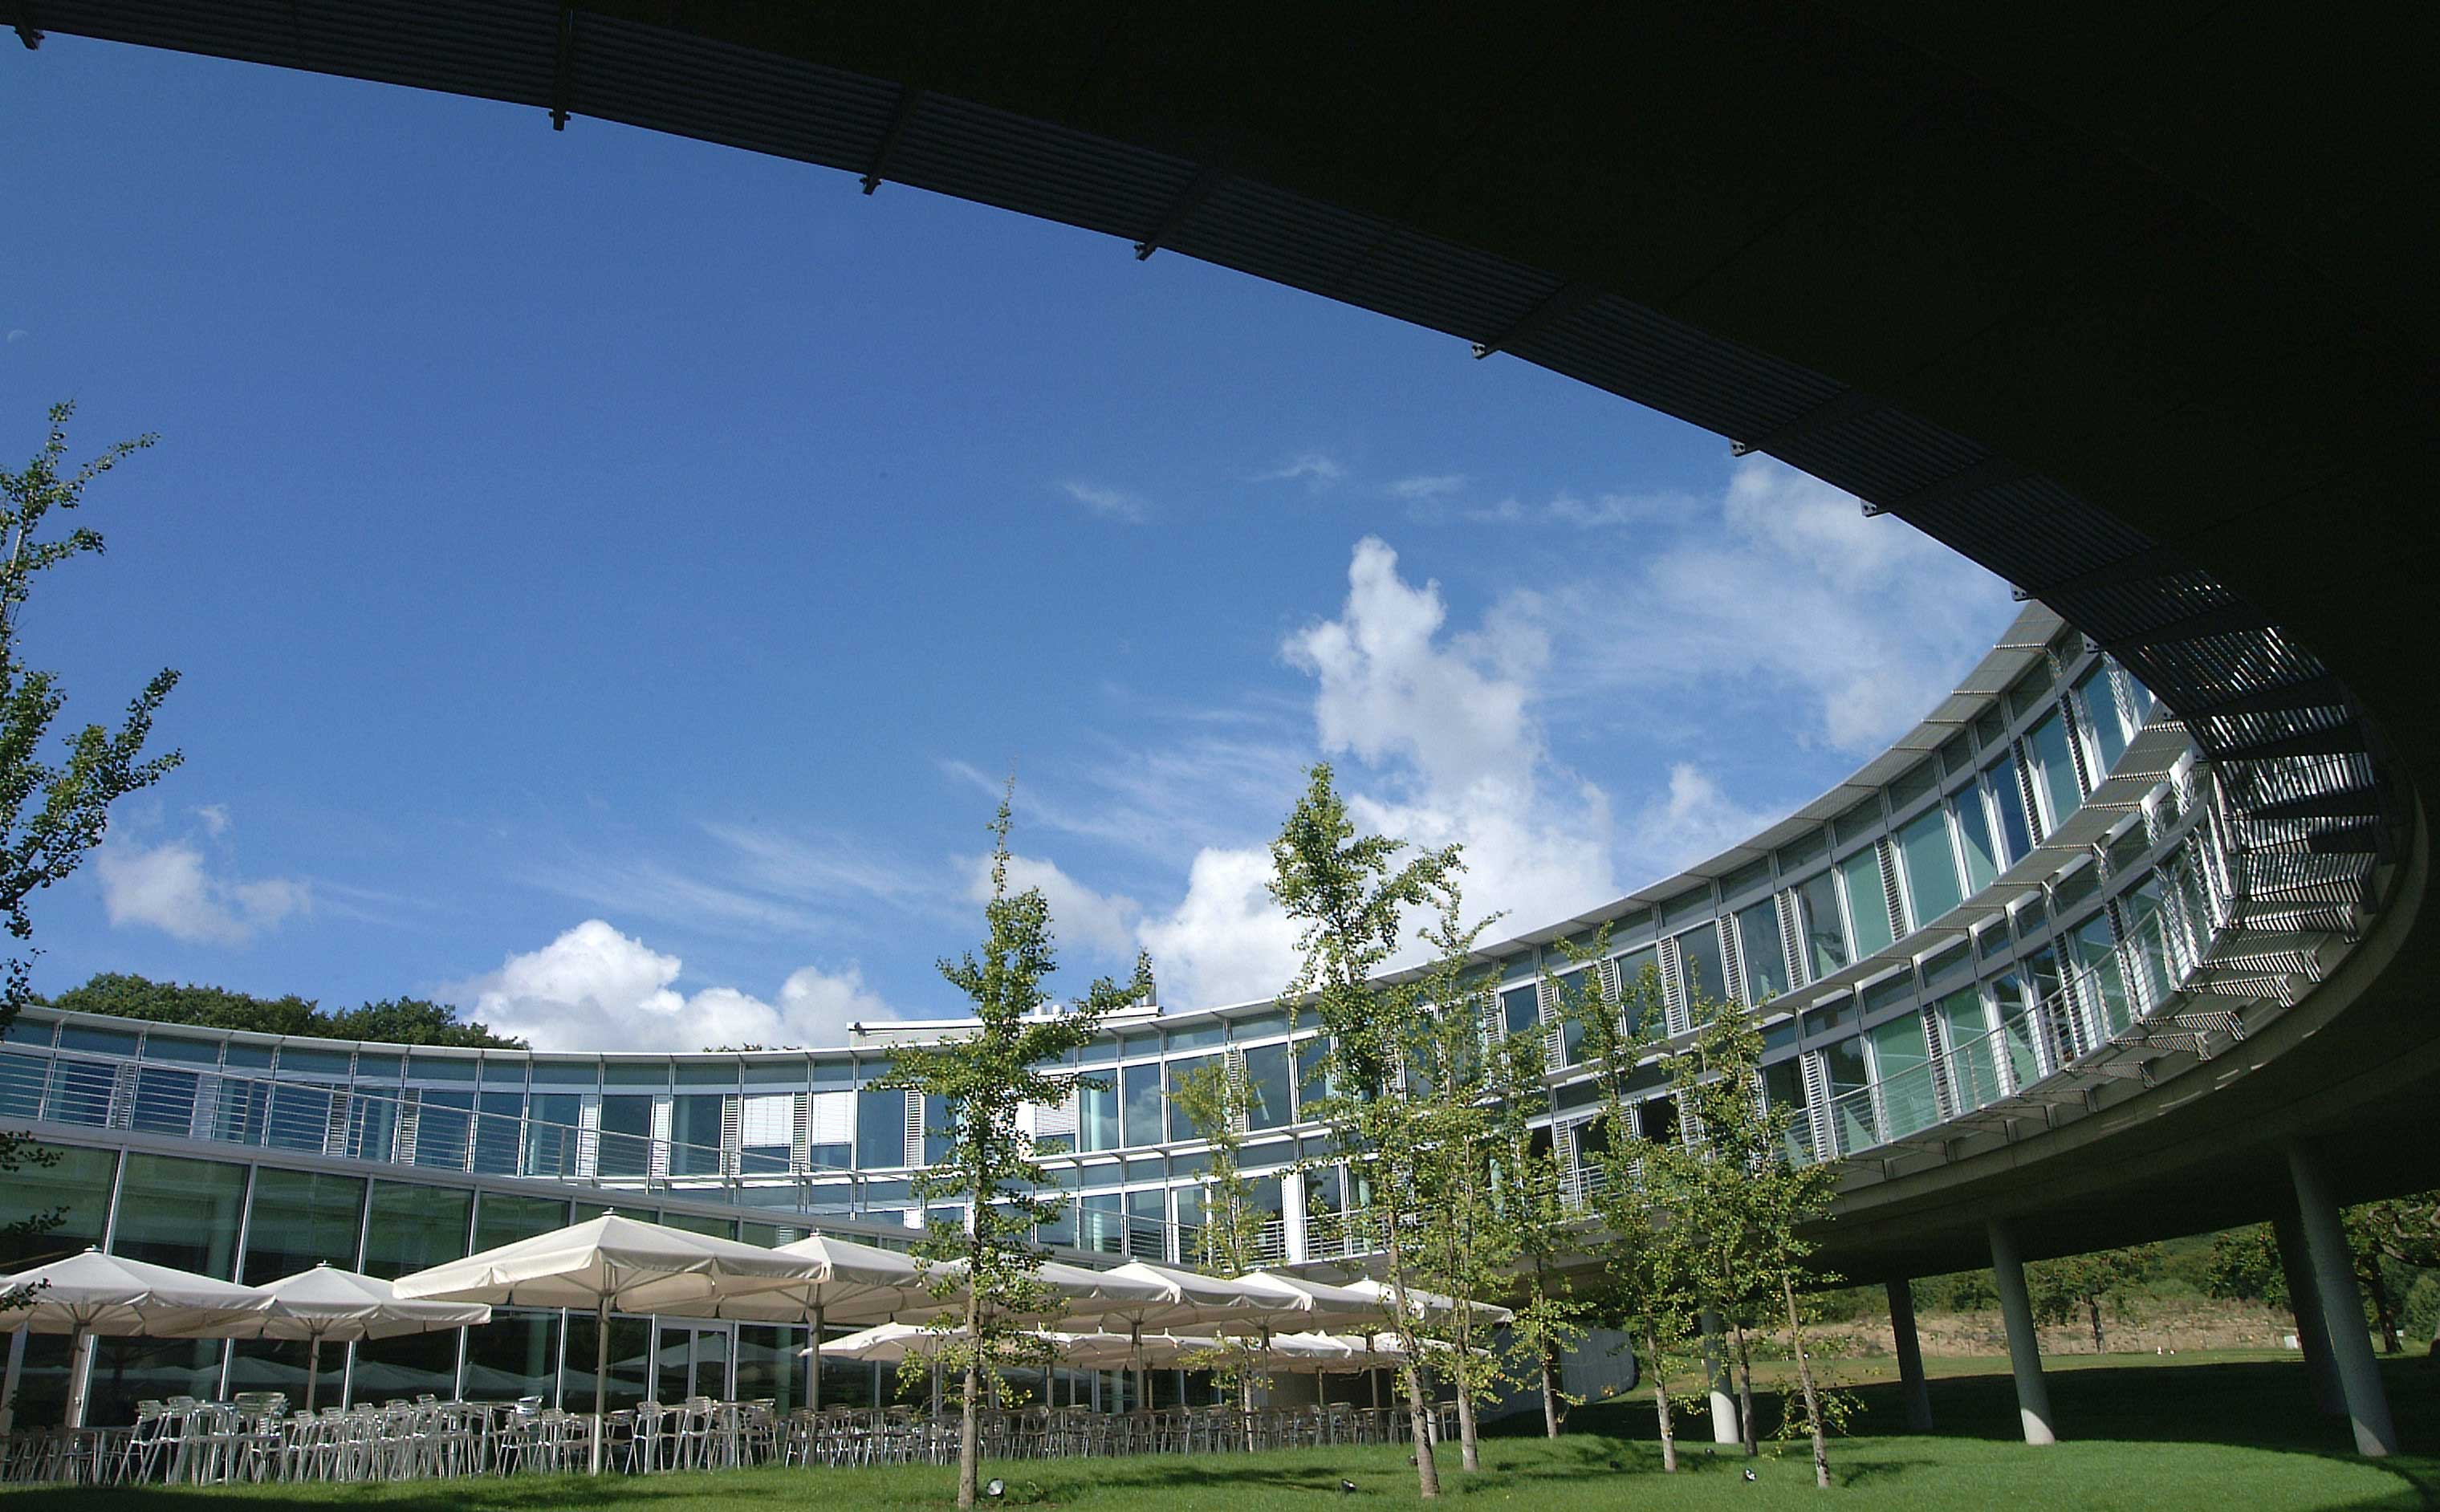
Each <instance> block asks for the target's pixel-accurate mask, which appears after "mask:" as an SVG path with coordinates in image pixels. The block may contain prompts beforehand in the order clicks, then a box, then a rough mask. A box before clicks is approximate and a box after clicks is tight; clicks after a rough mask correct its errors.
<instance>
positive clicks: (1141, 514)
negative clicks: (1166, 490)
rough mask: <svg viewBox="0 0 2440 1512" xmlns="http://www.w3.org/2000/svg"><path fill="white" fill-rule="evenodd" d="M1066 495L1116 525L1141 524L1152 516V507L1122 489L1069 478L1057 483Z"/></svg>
mask: <svg viewBox="0 0 2440 1512" xmlns="http://www.w3.org/2000/svg"><path fill="white" fill-rule="evenodd" d="M1059 487H1060V489H1061V490H1062V491H1063V492H1065V493H1066V494H1067V495H1068V497H1069V498H1071V499H1074V500H1075V501H1076V502H1077V503H1079V504H1082V505H1084V506H1085V509H1086V510H1088V511H1090V512H1091V513H1093V514H1095V515H1096V516H1098V517H1100V518H1102V519H1105V520H1108V521H1111V522H1112V523H1114V524H1118V525H1141V524H1143V523H1144V522H1145V521H1147V520H1149V519H1151V518H1152V507H1151V506H1150V505H1148V504H1146V503H1145V502H1144V501H1143V500H1142V499H1141V498H1139V497H1138V496H1137V495H1133V494H1130V493H1128V492H1126V491H1125V490H1124V489H1118V488H1106V487H1103V485H1101V484H1098V483H1081V482H1076V481H1074V480H1072V479H1071V480H1069V481H1068V482H1064V483H1062V484H1060V485H1059Z"/></svg>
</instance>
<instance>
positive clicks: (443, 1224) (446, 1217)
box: [365, 1181, 475, 1400]
mask: <svg viewBox="0 0 2440 1512" xmlns="http://www.w3.org/2000/svg"><path fill="white" fill-rule="evenodd" d="M474 1205H475V1195H474V1194H473V1193H472V1192H458V1191H453V1190H451V1189H450V1188H448V1187H441V1186H409V1185H407V1184H406V1183H404V1182H403V1181H375V1182H374V1183H373V1196H372V1211H371V1213H370V1215H368V1217H367V1219H366V1221H365V1274H367V1275H369V1276H380V1277H381V1278H382V1279H384V1280H385V1281H388V1280H395V1279H396V1278H398V1277H400V1276H403V1275H404V1274H406V1273H407V1272H408V1271H410V1270H422V1269H425V1268H426V1267H428V1266H437V1265H439V1264H440V1263H441V1262H442V1261H444V1260H457V1259H462V1258H464V1256H465V1254H466V1225H467V1219H468V1218H470V1217H471V1216H473V1209H474ZM375 1399H376V1400H378V1399H379V1398H378V1397H376V1398H375Z"/></svg>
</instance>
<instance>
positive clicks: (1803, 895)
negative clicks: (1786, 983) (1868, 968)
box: [1796, 872, 1848, 981]
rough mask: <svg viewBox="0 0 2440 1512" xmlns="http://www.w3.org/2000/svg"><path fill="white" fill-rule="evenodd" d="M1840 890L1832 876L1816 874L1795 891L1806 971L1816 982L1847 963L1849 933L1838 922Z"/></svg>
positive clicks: (1805, 880)
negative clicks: (1802, 934)
mask: <svg viewBox="0 0 2440 1512" xmlns="http://www.w3.org/2000/svg"><path fill="white" fill-rule="evenodd" d="M1837 887H1838V884H1837V882H1835V881H1834V880H1832V874H1831V873H1828V872H1817V873H1814V874H1813V875H1811V876H1809V877H1806V878H1805V879H1804V880H1803V882H1801V883H1799V884H1798V885H1797V889H1796V911H1797V912H1798V914H1799V915H1800V916H1801V917H1800V919H1799V923H1800V925H1801V926H1802V927H1803V930H1804V964H1805V969H1806V970H1808V971H1810V972H1811V973H1812V974H1813V980H1815V981H1821V979H1822V978H1823V977H1826V976H1828V975H1830V973H1832V972H1834V971H1837V970H1838V969H1839V968H1840V967H1842V966H1844V965H1845V964H1846V963H1847V961H1848V955H1847V931H1846V928H1845V927H1844V926H1842V925H1841V924H1839V894H1838V891H1836V890H1837Z"/></svg>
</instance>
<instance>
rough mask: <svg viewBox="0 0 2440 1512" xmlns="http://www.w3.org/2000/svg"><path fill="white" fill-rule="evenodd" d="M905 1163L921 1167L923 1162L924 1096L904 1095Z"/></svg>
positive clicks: (913, 1093)
mask: <svg viewBox="0 0 2440 1512" xmlns="http://www.w3.org/2000/svg"><path fill="white" fill-rule="evenodd" d="M906 1163H907V1164H908V1165H910V1166H916V1165H922V1164H924V1163H925V1162H924V1094H923V1093H921V1092H908V1093H907V1094H906Z"/></svg>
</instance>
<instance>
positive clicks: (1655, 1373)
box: [1643, 1330, 1677, 1475]
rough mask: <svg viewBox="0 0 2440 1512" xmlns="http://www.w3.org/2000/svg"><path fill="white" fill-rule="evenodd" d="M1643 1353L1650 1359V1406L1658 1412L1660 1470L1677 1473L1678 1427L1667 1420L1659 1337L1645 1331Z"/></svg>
mask: <svg viewBox="0 0 2440 1512" xmlns="http://www.w3.org/2000/svg"><path fill="white" fill-rule="evenodd" d="M1643 1352H1644V1353H1645V1354H1647V1355H1649V1356H1651V1357H1652V1404H1653V1405H1654V1406H1655V1407H1658V1408H1659V1409H1660V1469H1661V1472H1662V1473H1663V1474H1667V1475H1675V1474H1677V1424H1675V1423H1673V1422H1671V1421H1670V1418H1669V1373H1668V1372H1667V1371H1664V1370H1662V1369H1661V1368H1660V1335H1659V1334H1657V1333H1654V1332H1651V1331H1649V1330H1647V1331H1646V1332H1645V1334H1644V1336H1643Z"/></svg>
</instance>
